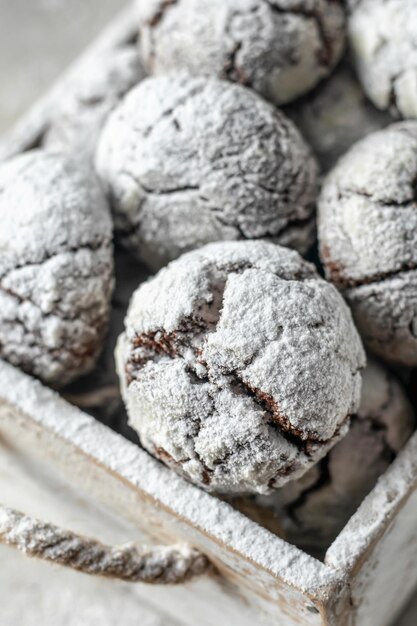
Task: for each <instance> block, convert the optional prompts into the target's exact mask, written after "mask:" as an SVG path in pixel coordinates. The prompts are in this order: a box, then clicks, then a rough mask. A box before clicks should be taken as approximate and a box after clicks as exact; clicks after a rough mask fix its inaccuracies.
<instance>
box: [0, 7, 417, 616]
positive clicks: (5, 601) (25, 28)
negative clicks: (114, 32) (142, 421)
mask: <svg viewBox="0 0 417 626" xmlns="http://www.w3.org/2000/svg"><path fill="white" fill-rule="evenodd" d="M123 6H124V2H123V1H122V0H0V85H1V98H0V133H1V132H3V131H4V130H6V129H7V128H8V127H9V126H10V125H11V124H12V123H13V121H14V120H15V119H17V118H18V117H19V116H20V115H22V114H23V113H24V112H25V111H26V110H27V109H28V107H29V106H30V104H31V103H32V102H33V101H34V100H36V98H37V97H38V96H40V95H42V94H43V93H44V92H45V90H46V89H47V88H48V86H49V85H50V84H51V83H52V81H53V80H54V79H55V78H56V77H57V76H58V75H59V74H60V72H61V71H62V70H63V69H64V68H65V67H66V66H67V65H68V64H69V63H70V62H71V60H73V59H74V58H75V56H76V55H77V54H78V53H79V52H80V51H81V50H82V49H83V48H84V47H85V46H86V45H87V44H88V43H89V42H90V41H91V39H92V38H93V37H94V36H95V35H96V34H98V33H99V32H100V30H101V29H102V28H103V27H104V26H105V25H106V24H107V23H108V22H109V21H110V19H111V18H112V17H113V16H114V15H115V14H116V13H117V12H118V11H119V10H120V9H122V8H123ZM0 496H1V494H0ZM416 566H417V564H416ZM48 567H49V566H48V565H45V564H42V563H38V562H36V561H33V560H28V559H26V557H24V556H22V555H20V554H17V553H16V552H14V551H13V550H11V549H9V548H4V547H1V548H0V624H1V626H35V624H36V625H38V624H39V625H42V626H96V625H97V624H100V626H113V625H114V624H116V623H117V624H120V626H131V625H132V626H134V625H135V626H136V624H140V625H141V626H172V622H171V621H169V620H168V619H167V618H161V617H160V616H156V615H155V614H154V612H153V611H152V609H151V607H147V606H143V605H141V606H137V604H136V605H135V606H130V604H129V603H128V602H126V603H124V602H122V603H121V602H120V600H119V599H118V600H117V602H113V600H112V596H111V594H110V593H109V594H106V595H105V596H104V597H103V599H102V602H101V603H100V604H99V605H97V604H95V605H94V606H92V605H91V602H89V598H90V597H91V594H92V592H93V588H94V586H95V584H96V583H95V581H94V580H93V579H88V578H87V577H85V576H82V577H80V576H79V575H77V574H75V573H73V572H68V571H64V570H62V571H61V570H58V569H57V568H53V570H52V571H51V574H50V576H49V578H47V580H48V585H47V586H46V585H45V584H42V585H41V584H40V583H39V580H40V579H42V581H44V580H45V576H48V572H49V571H50V570H49V569H48ZM44 568H46V570H45V569H44ZM416 624H417V595H416V596H415V597H414V598H413V600H412V601H411V603H410V604H409V606H408V607H407V609H406V610H405V612H404V614H403V616H402V617H401V619H400V620H398V621H397V623H396V624H395V626H416ZM213 626H214V625H213ZM225 626H228V625H225ZM376 626H377V625H376Z"/></svg>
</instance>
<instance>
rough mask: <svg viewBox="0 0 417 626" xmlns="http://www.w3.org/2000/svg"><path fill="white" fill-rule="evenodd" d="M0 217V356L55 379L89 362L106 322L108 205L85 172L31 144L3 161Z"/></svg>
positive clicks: (67, 378) (63, 378) (109, 271)
mask: <svg viewBox="0 0 417 626" xmlns="http://www.w3.org/2000/svg"><path fill="white" fill-rule="evenodd" d="M0 215H1V221H2V222H1V228H0V250H1V255H0V356H1V357H2V358H5V359H7V360H8V361H10V362H11V363H12V364H14V365H16V366H18V367H20V368H22V369H23V370H25V371H26V372H29V373H31V374H34V375H35V376H37V377H39V378H40V379H42V380H43V381H45V382H47V383H50V384H52V385H54V386H57V387H58V386H61V385H63V384H65V383H67V382H69V381H71V380H72V379H73V378H75V377H76V376H78V375H80V374H83V373H84V372H86V371H88V370H89V369H90V368H91V367H92V366H93V364H94V362H95V359H96V357H97V355H98V353H99V351H100V348H101V344H102V341H103V337H104V334H105V331H106V328H107V322H108V317H109V303H110V297H111V293H112V287H113V257H112V226H111V218H110V212H109V208H108V205H107V202H106V200H105V197H104V195H103V193H102V191H101V189H100V186H99V184H98V181H97V180H96V179H95V178H94V175H93V173H92V172H89V171H88V170H86V169H85V168H84V169H79V168H78V167H77V166H76V165H75V164H73V163H72V162H70V161H67V160H64V159H63V158H62V157H59V156H57V155H52V154H48V153H46V152H43V151H41V150H34V151H32V152H27V153H25V154H23V155H21V156H18V157H16V158H14V159H13V160H11V161H9V162H6V163H4V164H3V165H1V167H0Z"/></svg>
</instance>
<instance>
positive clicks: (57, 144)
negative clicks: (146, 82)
mask: <svg viewBox="0 0 417 626" xmlns="http://www.w3.org/2000/svg"><path fill="white" fill-rule="evenodd" d="M144 76H145V70H144V69H143V66H142V64H141V62H140V59H139V53H138V51H137V48H136V46H133V45H131V46H123V47H121V48H116V49H111V50H106V51H105V52H102V53H101V54H99V55H96V56H95V57H93V58H92V59H89V61H88V63H84V65H83V66H82V67H81V68H80V71H79V72H77V74H76V75H74V76H73V77H72V78H71V80H70V81H68V85H67V89H66V92H65V97H62V98H61V100H60V101H59V102H58V103H57V105H56V106H55V107H54V109H53V111H52V115H51V118H50V120H49V124H48V129H47V131H46V133H45V136H44V138H43V142H42V143H43V146H44V147H45V148H47V149H50V150H55V151H57V150H59V151H63V152H68V153H73V154H74V156H75V157H76V158H78V159H79V158H80V157H86V158H87V159H89V160H91V159H92V158H93V155H94V152H95V149H96V144H97V140H98V137H99V134H100V130H101V128H102V126H103V124H104V121H105V119H106V118H107V116H108V115H109V113H110V111H111V110H112V109H114V107H115V106H116V105H117V104H118V102H119V101H120V100H121V98H122V97H123V96H124V94H125V93H126V92H127V91H128V90H129V89H130V88H131V87H133V85H135V84H136V83H138V82H139V81H140V80H142V79H143V78H144Z"/></svg>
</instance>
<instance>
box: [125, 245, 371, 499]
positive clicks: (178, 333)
mask: <svg viewBox="0 0 417 626" xmlns="http://www.w3.org/2000/svg"><path fill="white" fill-rule="evenodd" d="M125 325H126V330H125V332H124V334H123V335H122V336H121V338H120V340H119V343H118V347H117V350H116V358H117V366H118V373H119V377H120V381H121V385H122V392H123V396H124V399H125V403H126V405H127V410H128V414H129V418H130V423H131V425H132V427H133V428H135V429H136V430H137V432H138V433H139V436H140V438H141V441H142V444H143V445H144V446H145V447H146V448H147V449H148V450H149V451H150V452H151V453H152V454H154V455H155V456H157V457H158V458H160V459H161V460H163V461H164V462H166V463H167V464H168V465H169V466H171V467H173V468H174V469H176V470H177V471H179V472H181V473H182V474H183V475H184V476H185V477H186V478H188V479H189V480H191V481H192V482H194V483H196V484H198V485H200V486H202V487H204V488H205V489H207V490H210V491H217V492H222V493H229V494H233V493H234V494H239V493H256V492H259V493H266V492H268V491H270V490H271V489H272V488H274V487H277V486H280V485H282V484H284V483H286V482H287V481H289V480H293V479H295V478H297V477H299V476H300V475H302V474H303V473H304V472H306V471H307V469H308V468H309V467H310V466H311V465H312V464H313V463H315V462H317V460H318V459H320V458H321V457H322V456H323V455H324V454H325V453H326V452H327V451H328V450H329V449H330V448H331V447H332V445H334V443H335V442H336V441H337V440H338V439H339V438H340V436H342V435H343V434H345V432H346V430H347V428H348V423H349V420H348V416H349V415H350V414H351V413H354V412H355V411H356V409H357V405H358V402H359V395H360V373H359V372H360V369H361V368H362V367H363V365H364V354H363V350H362V347H361V343H360V339H359V337H358V335H357V332H356V330H355V328H354V326H353V323H352V320H351V316H350V313H349V310H348V308H347V307H346V305H345V304H344V302H343V299H342V298H341V297H340V296H339V294H338V293H337V291H336V290H335V289H334V287H332V285H330V284H328V283H326V282H325V281H324V280H322V279H321V278H320V277H319V276H318V275H317V273H316V271H315V269H314V268H313V266H312V265H310V264H309V263H306V262H305V261H303V260H302V259H301V257H300V256H299V255H298V254H297V253H296V252H294V251H291V250H288V249H286V248H282V247H279V246H275V245H274V244H271V243H267V242H227V243H216V244H210V245H208V246H205V247H204V248H201V249H199V250H196V251H193V252H190V253H188V254H186V255H183V256H182V257H181V258H179V259H177V260H176V261H174V262H172V263H171V264H170V265H169V266H168V267H167V268H164V269H163V270H161V271H160V272H159V274H158V275H157V276H156V277H155V278H154V279H152V280H150V281H148V282H147V283H145V284H143V285H141V286H140V287H139V289H138V290H137V291H136V292H135V294H134V295H133V298H132V301H131V304H130V307H129V312H128V315H127V318H126V322H125Z"/></svg>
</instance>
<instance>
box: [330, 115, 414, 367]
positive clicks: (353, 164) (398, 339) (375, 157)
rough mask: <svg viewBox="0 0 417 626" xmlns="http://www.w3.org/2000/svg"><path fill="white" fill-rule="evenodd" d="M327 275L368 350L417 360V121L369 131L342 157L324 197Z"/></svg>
mask: <svg viewBox="0 0 417 626" xmlns="http://www.w3.org/2000/svg"><path fill="white" fill-rule="evenodd" d="M318 230H319V241H320V253H321V258H322V261H323V264H324V266H325V270H326V275H327V277H328V278H329V279H330V280H331V281H333V282H334V283H335V284H336V285H337V286H338V287H339V288H340V289H343V290H344V295H345V297H346V298H347V300H348V302H349V304H350V305H351V307H352V310H353V314H354V318H355V321H356V323H357V325H358V328H359V330H360V332H361V335H362V337H363V339H364V341H365V342H366V343H367V345H368V346H369V348H370V349H371V350H373V351H374V352H376V353H377V354H379V355H380V356H381V357H382V358H384V359H387V360H391V361H395V362H399V363H403V364H405V365H415V364H417V336H416V335H417V122H411V121H410V122H400V123H397V124H392V125H391V126H389V127H387V128H386V129H384V130H382V131H379V132H376V133H373V134H372V135H369V136H368V137H366V138H365V139H363V140H362V141H360V142H358V143H357V144H355V146H354V147H353V148H352V149H351V150H350V151H349V152H348V153H347V154H346V155H345V156H344V157H343V158H342V159H340V161H339V162H338V164H337V165H336V167H335V168H334V169H333V170H332V172H331V173H330V174H329V175H328V177H327V179H326V180H325V182H324V185H323V189H322V193H321V196H320V199H319V214H318Z"/></svg>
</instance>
